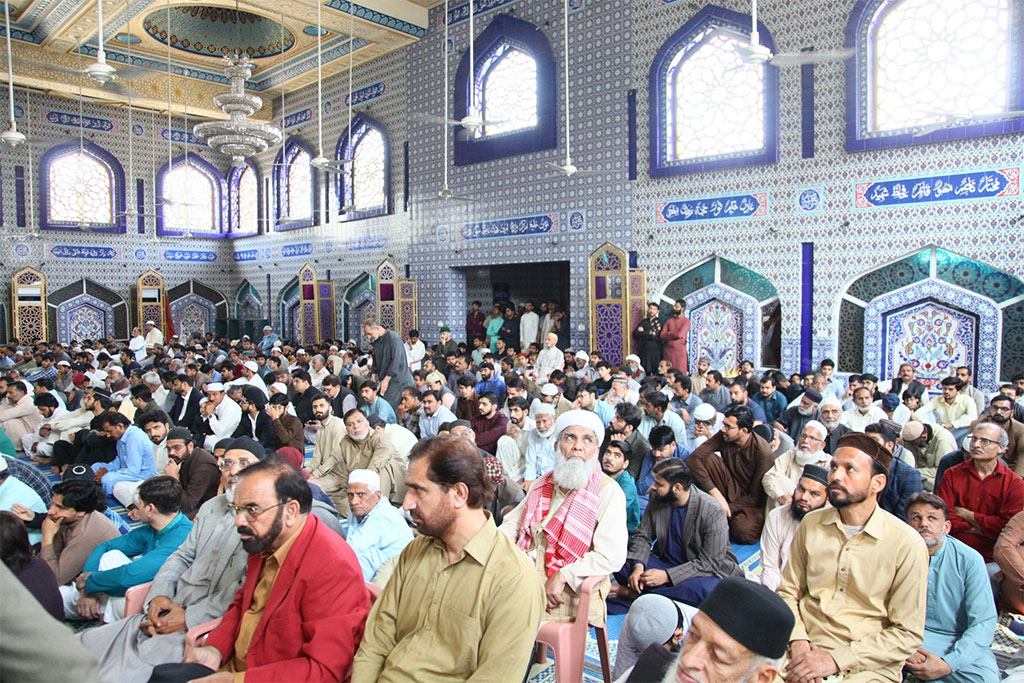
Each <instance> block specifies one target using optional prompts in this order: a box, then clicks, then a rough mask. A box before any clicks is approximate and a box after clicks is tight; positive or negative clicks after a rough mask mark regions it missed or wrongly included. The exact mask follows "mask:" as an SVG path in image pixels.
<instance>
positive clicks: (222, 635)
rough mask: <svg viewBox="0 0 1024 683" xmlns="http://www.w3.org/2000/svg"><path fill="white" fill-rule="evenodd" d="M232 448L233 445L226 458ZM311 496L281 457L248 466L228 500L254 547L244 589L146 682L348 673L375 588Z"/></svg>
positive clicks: (245, 541)
mask: <svg viewBox="0 0 1024 683" xmlns="http://www.w3.org/2000/svg"><path fill="white" fill-rule="evenodd" d="M236 452H237V451H232V450H229V451H228V453H227V454H226V455H225V460H228V459H230V458H231V455H232V454H234V453H236ZM312 504H313V499H312V494H311V493H310V490H309V486H308V485H307V484H306V480H305V479H304V478H303V476H302V475H301V474H300V473H299V472H298V470H296V469H295V468H294V467H292V466H291V465H288V464H287V463H285V462H284V461H283V460H281V459H280V458H278V457H276V456H271V457H269V458H267V459H265V460H262V461H260V462H258V463H256V464H253V465H250V466H249V467H248V468H246V470H245V471H244V472H242V474H241V480H240V481H239V482H238V485H237V486H236V487H235V491H234V502H233V503H232V504H230V505H229V506H228V507H229V509H230V510H231V512H232V513H233V514H234V525H235V528H236V529H237V531H238V535H239V536H240V537H241V539H242V548H243V549H244V550H245V552H247V553H248V554H249V564H248V567H247V569H246V576H245V582H244V584H243V586H242V590H241V591H239V592H238V594H237V595H236V596H235V600H234V602H232V603H231V606H230V607H229V608H228V610H227V612H226V613H225V614H224V617H223V619H222V620H221V622H220V625H219V626H217V628H215V629H214V630H213V631H212V632H211V633H210V635H209V637H208V638H207V640H206V644H205V645H203V646H201V647H186V648H185V657H184V663H183V664H167V665H161V666H158V667H156V669H155V670H154V671H153V677H152V678H151V679H150V680H161V681H169V680H176V681H181V680H190V679H196V678H203V680H204V681H208V682H210V683H212V682H213V681H225V682H227V681H232V680H235V679H237V678H238V674H244V675H245V677H246V678H251V679H252V680H277V681H311V680H342V679H344V678H345V677H346V676H347V675H348V672H349V669H350V667H351V665H352V659H353V657H354V655H355V651H356V648H357V647H358V646H359V642H360V640H361V639H362V634H363V626H364V624H365V622H366V616H367V614H368V613H369V596H368V594H367V592H366V588H365V586H364V584H363V574H362V571H361V570H360V568H359V562H358V560H356V556H355V553H353V552H352V549H351V548H350V547H349V546H348V544H346V543H345V541H344V540H342V539H341V537H339V536H338V535H337V534H335V533H334V532H333V531H331V530H330V529H329V528H328V527H327V526H326V525H325V524H324V523H323V522H321V521H320V520H319V518H317V517H316V516H315V515H310V514H309V513H310V510H311V508H312ZM215 672H216V675H214V674H215ZM204 677H206V678H204Z"/></svg>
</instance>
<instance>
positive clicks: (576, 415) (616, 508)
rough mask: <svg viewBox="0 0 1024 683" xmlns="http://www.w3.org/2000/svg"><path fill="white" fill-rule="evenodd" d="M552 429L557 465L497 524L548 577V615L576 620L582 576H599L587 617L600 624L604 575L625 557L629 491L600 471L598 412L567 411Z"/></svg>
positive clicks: (605, 584)
mask: <svg viewBox="0 0 1024 683" xmlns="http://www.w3.org/2000/svg"><path fill="white" fill-rule="evenodd" d="M555 433H556V434H558V451H557V453H556V462H555V469H554V470H552V471H551V472H550V473H548V474H546V475H544V476H543V477H541V478H539V479H538V480H537V481H536V482H534V484H533V486H532V487H530V491H529V493H527V496H526V498H525V499H524V500H523V501H522V502H521V503H520V504H519V505H518V506H516V508H515V509H514V510H512V511H511V512H509V513H508V514H506V515H505V519H504V521H503V522H502V524H501V527H500V529H501V531H502V532H503V533H505V534H506V535H507V536H508V537H509V538H511V539H512V540H513V541H514V542H515V543H516V545H518V546H519V547H520V549H522V550H523V551H524V552H526V554H527V555H528V556H529V557H530V559H531V561H533V563H534V566H535V567H536V568H537V571H538V572H540V573H541V576H542V578H544V579H545V580H546V582H545V584H544V592H545V596H546V601H547V612H546V614H545V617H544V618H545V620H547V621H559V622H568V621H572V620H573V619H575V618H576V608H577V603H578V600H579V597H578V596H579V590H580V587H581V586H582V585H583V581H584V580H585V579H586V578H587V577H589V576H601V577H604V578H602V580H601V582H600V583H599V584H598V585H597V587H596V588H595V590H594V593H593V595H592V597H591V601H590V619H591V621H592V623H595V624H603V623H604V622H605V618H606V616H607V615H606V611H605V598H606V597H607V595H608V590H609V588H610V586H611V583H610V582H609V580H608V578H607V577H608V576H609V575H610V574H611V573H612V572H614V571H616V570H618V569H619V568H620V567H622V565H623V563H625V561H626V545H627V543H628V541H629V532H628V531H627V530H626V497H625V494H623V492H622V488H621V487H619V485H618V484H616V483H615V480H613V479H611V478H610V477H608V476H607V475H605V474H604V473H603V472H601V468H600V463H599V458H598V449H599V448H600V445H601V443H602V442H603V440H604V425H603V424H602V423H601V419H600V418H599V417H597V415H595V414H594V413H592V412H590V411H587V410H570V411H567V412H565V413H564V414H563V415H562V416H561V417H559V418H558V420H557V422H556V423H555ZM566 506H567V507H566ZM563 507H565V509H564V510H563V509H562V508H563Z"/></svg>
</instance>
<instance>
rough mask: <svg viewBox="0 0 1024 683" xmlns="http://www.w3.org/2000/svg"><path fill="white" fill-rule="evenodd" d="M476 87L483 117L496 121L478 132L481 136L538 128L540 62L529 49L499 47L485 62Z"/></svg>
mask: <svg viewBox="0 0 1024 683" xmlns="http://www.w3.org/2000/svg"><path fill="white" fill-rule="evenodd" d="M475 87H476V101H477V105H478V106H479V107H480V109H481V110H482V111H481V117H482V118H483V119H484V120H485V121H494V122H495V123H494V124H492V125H489V126H485V127H484V128H482V129H480V130H478V131H477V135H478V136H485V135H501V134H502V133H511V132H513V131H518V130H523V129H526V128H533V127H534V126H536V125H537V61H536V60H535V59H534V58H533V56H532V55H530V53H529V52H527V51H526V50H525V49H522V48H520V47H516V46H513V45H512V44H511V43H510V42H507V41H506V42H503V43H501V44H499V45H498V47H496V48H495V49H494V50H493V51H492V52H491V53H490V54H489V55H488V56H487V58H486V59H485V60H484V61H483V65H482V66H481V68H480V71H479V75H478V77H477V82H476V86H475Z"/></svg>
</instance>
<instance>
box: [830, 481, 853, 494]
mask: <svg viewBox="0 0 1024 683" xmlns="http://www.w3.org/2000/svg"><path fill="white" fill-rule="evenodd" d="M828 490H829V491H842V492H843V493H849V491H848V490H847V489H846V487H844V486H843V485H842V484H837V483H835V484H829V485H828Z"/></svg>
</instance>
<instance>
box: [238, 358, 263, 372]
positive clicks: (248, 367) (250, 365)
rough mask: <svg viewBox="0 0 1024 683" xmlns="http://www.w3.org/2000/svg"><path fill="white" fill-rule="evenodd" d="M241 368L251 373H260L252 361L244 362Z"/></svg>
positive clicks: (258, 367)
mask: <svg viewBox="0 0 1024 683" xmlns="http://www.w3.org/2000/svg"><path fill="white" fill-rule="evenodd" d="M242 367H244V368H245V369H246V370H252V371H253V372H259V371H260V366H259V365H257V364H256V361H254V360H247V361H245V363H243V364H242Z"/></svg>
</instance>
